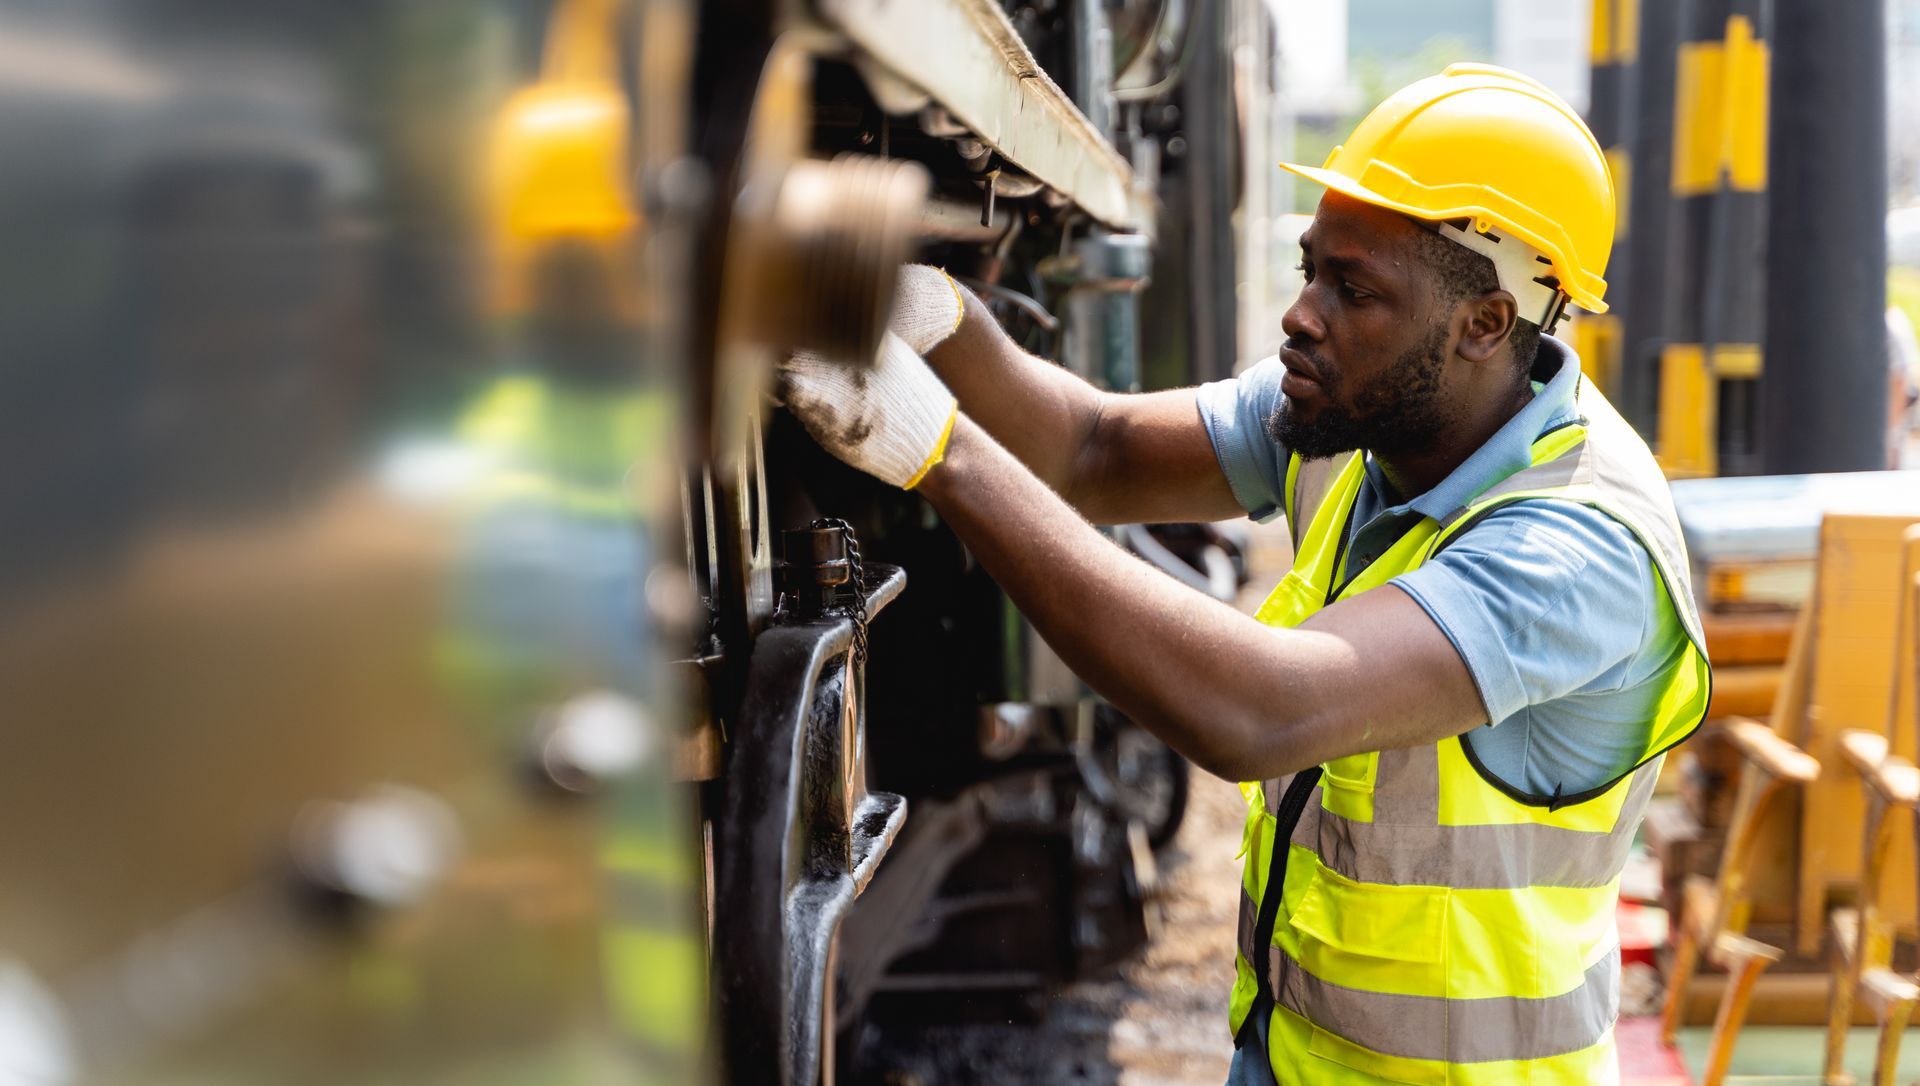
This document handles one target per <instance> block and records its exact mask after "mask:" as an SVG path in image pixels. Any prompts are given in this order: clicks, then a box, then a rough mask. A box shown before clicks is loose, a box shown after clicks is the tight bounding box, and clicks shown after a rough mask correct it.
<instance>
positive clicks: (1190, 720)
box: [1155, 705, 1319, 783]
mask: <svg viewBox="0 0 1920 1086" xmlns="http://www.w3.org/2000/svg"><path fill="white" fill-rule="evenodd" d="M1193 709H1199V710H1201V711H1200V712H1198V713H1195V712H1193V711H1192V710H1193ZM1182 715H1183V716H1186V717H1187V719H1186V720H1183V721H1179V722H1177V723H1174V722H1169V723H1174V726H1172V727H1169V728H1167V729H1165V730H1161V729H1155V730H1156V731H1161V734H1163V735H1170V734H1177V735H1185V736H1189V737H1191V739H1190V741H1189V742H1187V743H1184V744H1170V745H1172V746H1174V747H1175V749H1177V750H1179V751H1180V753H1181V754H1182V755H1184V756H1185V757H1186V759H1187V760H1188V761H1190V762H1192V763H1193V764H1194V765H1195V766H1197V767H1199V768H1200V769H1202V770H1204V771H1206V772H1208V773H1211V774H1213V775H1214V776H1216V777H1219V778H1220V779H1222V780H1226V781H1233V782H1235V783H1238V782H1241V781H1262V780H1271V779H1272V778H1274V777H1283V776H1286V775H1287V774H1289V773H1297V772H1299V771H1300V770H1302V769H1306V768H1307V767H1309V766H1312V765H1316V764H1318V762H1319V759H1318V758H1315V757H1313V755H1312V752H1311V751H1308V750H1307V749H1305V745H1304V744H1301V743H1297V742H1292V741H1290V740H1289V738H1288V737H1289V736H1290V735H1294V734H1297V730H1296V729H1295V728H1294V727H1293V726H1292V724H1291V722H1289V721H1287V720H1285V719H1282V718H1280V717H1279V716H1278V715H1277V714H1275V713H1273V712H1272V711H1271V710H1263V711H1240V712H1235V711H1233V710H1224V711H1222V710H1221V709H1220V707H1217V706H1197V705H1196V706H1190V707H1189V710H1188V712H1187V713H1184V714H1182Z"/></svg>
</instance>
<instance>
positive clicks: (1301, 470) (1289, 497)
mask: <svg viewBox="0 0 1920 1086" xmlns="http://www.w3.org/2000/svg"><path fill="white" fill-rule="evenodd" d="M1358 455H1360V454H1359V453H1357V452H1345V453H1341V454H1339V455H1338V456H1331V457H1327V458H1325V459H1320V460H1308V459H1306V458H1305V457H1302V456H1301V455H1300V454H1299V453H1292V454H1290V455H1289V456H1288V457H1287V482H1286V489H1287V492H1286V496H1285V501H1286V513H1287V534H1288V535H1290V536H1292V537H1293V550H1294V553H1295V554H1298V553H1300V541H1301V540H1302V539H1304V538H1306V534H1307V525H1309V524H1312V523H1313V517H1314V514H1316V513H1318V512H1319V511H1320V505H1321V503H1323V502H1325V501H1326V499H1327V492H1328V491H1330V490H1332V489H1333V483H1334V480H1336V479H1338V478H1340V473H1341V472H1342V471H1344V470H1345V469H1346V466H1347V464H1348V463H1350V462H1351V461H1352V460H1353V458H1354V457H1356V456H1358Z"/></svg>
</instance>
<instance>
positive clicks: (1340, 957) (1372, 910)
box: [1287, 863, 1450, 997]
mask: <svg viewBox="0 0 1920 1086" xmlns="http://www.w3.org/2000/svg"><path fill="white" fill-rule="evenodd" d="M1449 894H1450V891H1449V890H1447V889H1446V888H1445V887H1438V886H1387V885H1377V884H1373V883H1358V882H1354V881H1353V880H1351V879H1348V878H1345V877H1343V876H1342V875H1340V874H1339V873H1338V872H1335V871H1333V870H1330V869H1329V868H1328V867H1327V866H1326V865H1325V864H1320V863H1316V864H1315V865H1314V873H1313V881H1311V882H1310V883H1308V884H1307V888H1306V890H1305V891H1304V892H1303V893H1302V894H1301V895H1300V900H1299V902H1298V903H1297V904H1295V905H1294V907H1293V908H1292V910H1291V911H1290V912H1289V913H1288V914H1287V924H1288V926H1289V927H1291V928H1292V929H1293V934H1294V935H1295V937H1296V940H1297V944H1298V954H1297V955H1296V957H1297V958H1298V960H1299V962H1300V964H1301V965H1303V966H1305V967H1306V970H1307V972H1309V973H1311V974H1313V975H1314V976H1316V977H1319V978H1320V979H1321V980H1324V981H1328V982H1331V983H1333V984H1338V985H1341V986H1343V987H1346V988H1356V989H1359V990H1361V991H1369V992H1387V993H1393V994H1398V995H1411V996H1427V997H1436V996H1444V995H1446V944H1447V901H1448V896H1449Z"/></svg>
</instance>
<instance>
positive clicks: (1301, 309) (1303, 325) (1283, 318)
mask: <svg viewBox="0 0 1920 1086" xmlns="http://www.w3.org/2000/svg"><path fill="white" fill-rule="evenodd" d="M1280 330H1281V331H1282V332H1285V333H1286V334H1287V337H1288V338H1289V339H1291V338H1293V337H1295V336H1298V337H1300V338H1301V339H1306V340H1312V341H1313V342H1315V343H1318V342H1319V341H1320V340H1321V339H1322V337H1323V335H1324V333H1325V332H1326V328H1325V326H1324V325H1322V324H1321V323H1320V315H1319V314H1318V313H1315V312H1314V311H1313V307H1312V306H1310V305H1308V304H1307V292H1306V291H1305V290H1302V291H1301V292H1300V296H1299V297H1298V298H1295V299H1294V300H1293V304H1292V305H1290V306H1288V307H1287V311H1286V312H1285V313H1282V314H1281V315H1280Z"/></svg>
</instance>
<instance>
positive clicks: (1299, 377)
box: [1280, 347, 1324, 396]
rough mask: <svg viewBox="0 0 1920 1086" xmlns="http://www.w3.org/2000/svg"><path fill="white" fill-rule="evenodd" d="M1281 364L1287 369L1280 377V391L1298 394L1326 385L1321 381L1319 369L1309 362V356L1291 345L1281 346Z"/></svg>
mask: <svg viewBox="0 0 1920 1086" xmlns="http://www.w3.org/2000/svg"><path fill="white" fill-rule="evenodd" d="M1280 364H1281V365H1282V366H1285V367H1286V369H1287V372H1286V375H1285V376H1283V377H1281V378H1280V391H1282V392H1284V393H1286V394H1287V395H1289V396H1297V395H1299V394H1301V393H1303V392H1308V391H1316V392H1317V391H1319V390H1320V389H1321V388H1322V387H1324V386H1322V385H1321V383H1320V374H1319V371H1317V370H1315V369H1314V368H1313V363H1311V362H1308V361H1307V356H1306V355H1304V354H1302V353H1300V352H1299V351H1296V350H1294V349H1293V348H1291V347H1282V348H1280Z"/></svg>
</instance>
